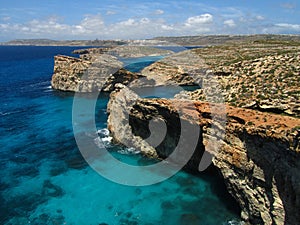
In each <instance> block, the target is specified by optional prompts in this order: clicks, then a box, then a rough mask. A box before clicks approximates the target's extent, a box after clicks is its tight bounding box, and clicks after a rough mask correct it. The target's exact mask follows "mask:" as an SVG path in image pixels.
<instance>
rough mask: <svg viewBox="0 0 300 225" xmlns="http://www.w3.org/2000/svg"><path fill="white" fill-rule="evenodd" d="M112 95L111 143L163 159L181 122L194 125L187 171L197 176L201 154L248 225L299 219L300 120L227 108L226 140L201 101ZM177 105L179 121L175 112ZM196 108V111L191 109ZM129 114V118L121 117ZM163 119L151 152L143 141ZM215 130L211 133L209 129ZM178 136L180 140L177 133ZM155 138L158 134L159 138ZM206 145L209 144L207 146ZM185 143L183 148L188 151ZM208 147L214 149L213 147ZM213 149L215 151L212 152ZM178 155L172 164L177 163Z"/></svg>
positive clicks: (121, 88) (121, 92) (119, 92)
mask: <svg viewBox="0 0 300 225" xmlns="http://www.w3.org/2000/svg"><path fill="white" fill-rule="evenodd" d="M117 87H118V89H117V90H115V91H114V92H113V93H112V94H111V98H110V102H109V105H108V112H109V113H110V115H109V119H108V128H109V130H110V131H111V133H112V135H113V137H114V138H115V140H116V141H117V142H119V143H122V144H125V145H126V146H131V147H134V148H137V149H139V150H140V151H141V152H142V153H143V154H144V155H146V156H147V157H155V158H161V159H164V158H166V157H168V156H169V155H170V154H171V153H172V151H173V150H174V149H175V148H176V144H177V143H178V132H176V131H179V130H180V129H181V128H180V123H179V122H178V121H181V124H182V123H189V124H193V123H197V124H198V125H199V127H200V129H201V133H200V136H199V137H198V138H199V139H198V143H197V145H196V149H195V152H194V154H193V156H192V158H191V159H190V160H189V162H188V163H187V165H186V167H188V169H190V170H192V171H197V170H198V169H199V168H198V166H199V163H201V158H202V157H204V154H205V153H204V152H206V153H207V154H208V155H210V156H211V157H213V161H212V163H213V165H214V166H215V167H216V168H218V170H219V171H220V173H221V174H222V176H223V178H224V181H225V184H226V186H227V188H228V191H229V192H230V193H231V194H232V196H233V197H234V198H235V199H236V200H237V202H238V203H239V204H240V206H241V209H242V214H241V216H242V219H243V220H244V221H245V222H247V223H250V224H296V223H297V221H299V220H300V217H299V214H298V213H297V210H298V209H299V207H300V201H299V196H300V183H299V180H300V176H299V170H300V164H299V160H300V146H299V133H298V132H299V131H297V127H298V126H300V119H297V118H292V117H288V116H281V115H274V114H270V113H263V112H258V111H255V110H249V109H243V108H236V107H232V106H229V105H226V118H227V122H226V126H225V136H224V137H222V135H221V134H220V131H221V130H222V128H220V127H218V126H215V125H216V124H218V125H220V123H219V121H218V119H217V120H216V121H214V120H213V119H212V118H211V116H210V113H211V111H210V110H211V106H210V105H209V104H208V103H205V102H200V101H192V102H191V101H184V100H167V99H141V98H138V96H137V95H136V94H134V93H132V92H131V91H130V90H129V89H128V88H127V87H125V86H123V85H118V86H117ZM174 105H180V109H181V116H180V117H179V115H178V114H176V112H174ZM193 107H195V109H196V110H191V108H193ZM126 113H129V115H126ZM152 120H155V121H156V122H157V123H159V122H158V120H163V121H164V122H165V123H166V124H167V126H168V132H167V133H166V135H165V139H164V141H163V142H162V143H161V144H160V145H159V146H158V147H153V146H152V145H151V143H149V142H146V141H143V140H144V139H145V137H147V136H149V130H148V128H147V127H148V126H149V121H152ZM213 125H214V128H213ZM179 134H180V135H184V134H182V133H180V132H179ZM158 135H159V134H158ZM210 140H214V141H213V142H211V141H210ZM189 141H190V140H186V143H184V146H186V147H187V148H188V147H190V144H189ZM212 144H213V145H212ZM216 146H218V147H219V149H216ZM184 154H185V153H184V152H181V153H179V155H177V157H175V158H173V160H172V162H173V163H181V162H180V156H182V155H184Z"/></svg>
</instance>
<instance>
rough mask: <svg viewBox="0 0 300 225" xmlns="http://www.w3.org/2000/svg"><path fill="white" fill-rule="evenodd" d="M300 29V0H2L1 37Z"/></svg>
mask: <svg viewBox="0 0 300 225" xmlns="http://www.w3.org/2000/svg"><path fill="white" fill-rule="evenodd" d="M259 33H272V34H300V2H299V0H297V1H296V0H291V1H285V0H265V1H256V0H254V1H250V0H232V1H226V0H222V1H221V0H214V1H211V0H202V1H201V0H187V1H175V0H165V1H163V0H160V1H158V0H151V1H150V0H149V1H139V0H118V1H117V0H101V1H100V0H90V1H82V0H80V1H79V0H59V1H58V0H52V1H41V0H26V1H21V0H19V1H16V0H9V1H1V2H0V41H7V40H11V39H20V38H51V39H58V40H60V39H63V40H66V39H96V38H98V39H142V38H151V37H155V36H182V35H201V34H259Z"/></svg>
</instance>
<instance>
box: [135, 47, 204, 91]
mask: <svg viewBox="0 0 300 225" xmlns="http://www.w3.org/2000/svg"><path fill="white" fill-rule="evenodd" d="M205 69H207V67H205V63H204V62H203V60H201V59H200V57H199V56H197V55H196V54H194V53H193V52H191V51H183V52H179V53H176V54H173V55H171V56H168V57H165V58H163V59H162V60H159V61H158V62H155V63H153V64H151V65H150V66H148V67H146V68H144V69H143V70H142V71H141V73H142V74H143V75H144V76H146V77H147V78H148V79H151V80H154V81H155V85H156V86H162V85H180V86H188V85H196V84H199V83H200V80H201V76H202V75H203V74H205Z"/></svg>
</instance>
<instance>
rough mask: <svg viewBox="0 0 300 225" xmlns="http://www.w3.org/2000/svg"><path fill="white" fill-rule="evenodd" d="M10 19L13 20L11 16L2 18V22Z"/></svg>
mask: <svg viewBox="0 0 300 225" xmlns="http://www.w3.org/2000/svg"><path fill="white" fill-rule="evenodd" d="M10 19H11V17H10V16H3V17H2V18H1V20H2V21H9V20H10Z"/></svg>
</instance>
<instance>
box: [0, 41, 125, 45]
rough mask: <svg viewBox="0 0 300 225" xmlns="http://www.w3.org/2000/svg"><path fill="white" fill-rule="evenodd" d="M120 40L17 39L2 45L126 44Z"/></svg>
mask: <svg viewBox="0 0 300 225" xmlns="http://www.w3.org/2000/svg"><path fill="white" fill-rule="evenodd" d="M126 43H127V42H125V41H118V40H65V41H58V40H51V39H16V40H12V41H8V42H2V43H0V45H32V46H115V45H123V44H126Z"/></svg>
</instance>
